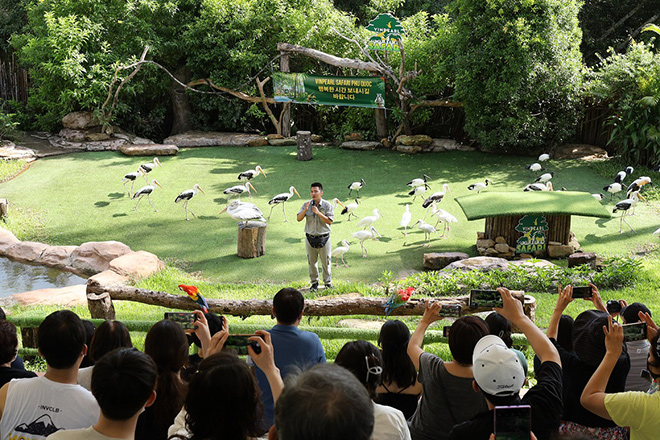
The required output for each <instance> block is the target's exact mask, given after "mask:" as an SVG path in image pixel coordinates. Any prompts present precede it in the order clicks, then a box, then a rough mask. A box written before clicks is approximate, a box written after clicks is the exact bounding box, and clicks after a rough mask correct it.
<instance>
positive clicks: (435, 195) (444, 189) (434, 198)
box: [422, 183, 451, 209]
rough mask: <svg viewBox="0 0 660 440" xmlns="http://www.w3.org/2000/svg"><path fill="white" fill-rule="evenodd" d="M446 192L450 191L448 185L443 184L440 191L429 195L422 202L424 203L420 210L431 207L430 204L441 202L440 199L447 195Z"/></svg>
mask: <svg viewBox="0 0 660 440" xmlns="http://www.w3.org/2000/svg"><path fill="white" fill-rule="evenodd" d="M447 192H449V193H451V189H449V185H447V184H446V183H443V184H442V191H436V192H434V193H433V194H431V195H430V196H429V198H428V199H426V200H424V202H423V203H422V208H424V209H426V208H428V207H429V206H431V204H432V203H434V202H440V201H442V199H443V198H444V197H445V194H447Z"/></svg>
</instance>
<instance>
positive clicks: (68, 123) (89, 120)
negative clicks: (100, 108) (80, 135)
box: [62, 112, 99, 130]
mask: <svg viewBox="0 0 660 440" xmlns="http://www.w3.org/2000/svg"><path fill="white" fill-rule="evenodd" d="M62 125H63V126H64V128H73V129H74V130H82V129H85V128H90V127H97V126H98V125H99V121H98V120H96V118H95V117H94V114H93V113H92V112H72V113H69V114H68V115H66V116H65V117H63V118H62Z"/></svg>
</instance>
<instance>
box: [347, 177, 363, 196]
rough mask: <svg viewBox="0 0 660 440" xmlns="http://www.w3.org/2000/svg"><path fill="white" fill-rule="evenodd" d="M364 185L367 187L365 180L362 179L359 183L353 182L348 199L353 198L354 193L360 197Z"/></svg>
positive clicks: (349, 188)
mask: <svg viewBox="0 0 660 440" xmlns="http://www.w3.org/2000/svg"><path fill="white" fill-rule="evenodd" d="M364 185H365V182H364V179H360V181H359V182H353V183H351V184H350V185H348V197H350V196H351V193H352V192H353V191H356V192H357V197H360V190H361V189H362V187H363V186H364Z"/></svg>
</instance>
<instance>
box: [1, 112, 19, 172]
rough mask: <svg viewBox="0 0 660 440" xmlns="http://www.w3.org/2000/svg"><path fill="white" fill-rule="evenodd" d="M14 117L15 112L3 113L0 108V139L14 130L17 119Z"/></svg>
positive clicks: (16, 125)
mask: <svg viewBox="0 0 660 440" xmlns="http://www.w3.org/2000/svg"><path fill="white" fill-rule="evenodd" d="M15 119H16V114H15V113H5V112H3V111H2V110H1V109H0V140H2V139H4V138H6V137H8V136H11V135H12V134H13V133H14V132H15V131H16V128H17V127H18V121H16V120H15ZM0 180H2V179H0Z"/></svg>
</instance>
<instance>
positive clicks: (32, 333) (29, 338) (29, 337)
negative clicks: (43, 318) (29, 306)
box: [21, 327, 39, 348]
mask: <svg viewBox="0 0 660 440" xmlns="http://www.w3.org/2000/svg"><path fill="white" fill-rule="evenodd" d="M38 330H39V329H38V328H37V327H21V338H22V341H21V343H22V345H23V348H37V347H38V346H39V337H38Z"/></svg>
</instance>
